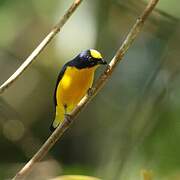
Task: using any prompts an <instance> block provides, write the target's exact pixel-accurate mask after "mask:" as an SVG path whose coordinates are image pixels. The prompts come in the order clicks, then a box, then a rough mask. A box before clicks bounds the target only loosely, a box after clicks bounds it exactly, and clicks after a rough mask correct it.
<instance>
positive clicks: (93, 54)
mask: <svg viewBox="0 0 180 180" xmlns="http://www.w3.org/2000/svg"><path fill="white" fill-rule="evenodd" d="M90 53H91V56H92V57H93V58H96V59H102V56H101V54H100V53H99V52H98V51H96V50H94V49H90Z"/></svg>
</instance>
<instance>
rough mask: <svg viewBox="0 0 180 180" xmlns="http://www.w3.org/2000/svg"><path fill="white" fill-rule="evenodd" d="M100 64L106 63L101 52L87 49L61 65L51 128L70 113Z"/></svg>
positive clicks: (88, 85)
mask: <svg viewBox="0 0 180 180" xmlns="http://www.w3.org/2000/svg"><path fill="white" fill-rule="evenodd" d="M101 64H107V63H106V61H105V60H104V59H103V58H102V55H101V53H99V52H98V51H97V50H94V49H88V50H85V51H82V52H81V53H80V54H79V55H77V56H76V57H75V58H74V59H73V60H71V61H69V62H67V63H66V64H65V65H64V66H63V68H62V69H61V71H60V73H59V76H58V80H57V83H56V88H55V92H54V101H55V107H56V115H55V119H54V121H53V123H52V125H51V130H54V129H55V128H56V127H57V126H58V125H59V124H60V123H61V122H62V121H63V120H64V116H65V115H66V114H69V113H71V111H72V110H73V109H74V108H75V107H76V105H77V104H78V103H79V101H80V100H81V99H82V97H83V96H84V95H85V94H86V93H87V91H88V89H89V88H91V86H92V83H93V80H94V72H95V70H96V69H97V67H98V66H99V65H101Z"/></svg>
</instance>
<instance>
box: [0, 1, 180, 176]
mask: <svg viewBox="0 0 180 180" xmlns="http://www.w3.org/2000/svg"><path fill="white" fill-rule="evenodd" d="M70 3H71V1H70V0H68V1H58V0H55V1H48V0H39V1H36V0H29V1H22V0H14V1H10V0H0V23H1V25H0V26H1V28H0V77H1V78H0V82H1V83H2V82H4V81H5V80H6V79H7V78H8V77H9V76H10V75H11V74H12V73H13V72H14V71H15V70H16V69H17V67H19V65H20V64H21V63H22V62H23V61H24V59H25V58H26V57H27V56H28V55H29V54H30V52H32V50H33V49H34V48H35V47H36V45H37V44H38V43H39V42H40V41H41V40H42V39H43V37H45V36H46V34H47V33H48V32H49V30H50V29H51V27H52V26H53V25H54V24H55V22H56V21H57V19H58V18H59V17H60V16H61V15H62V14H63V13H64V11H65V9H67V7H68V5H69V4H70ZM177 4H178V0H172V1H160V3H159V5H158V8H157V10H156V11H154V12H153V13H152V14H151V16H150V18H149V19H148V21H147V22H146V24H145V27H144V29H143V32H142V33H141V34H140V36H139V37H138V38H137V40H136V42H135V43H134V44H133V46H132V47H131V48H130V50H129V51H128V53H127V55H126V56H125V58H124V60H123V61H122V62H121V63H120V65H119V67H118V68H117V69H116V70H115V73H114V74H113V76H112V78H111V79H110V81H109V82H108V83H107V85H106V86H105V88H104V89H103V90H102V91H101V93H100V94H98V95H97V97H96V98H95V99H94V100H93V101H92V102H91V103H90V104H89V105H88V107H87V108H86V109H85V110H84V111H83V113H81V115H80V116H79V117H78V119H77V121H76V122H75V123H74V124H73V126H72V127H71V129H70V130H69V131H68V132H67V133H66V134H65V135H64V137H63V139H62V140H61V141H59V142H57V144H56V146H54V148H53V149H52V150H51V151H50V153H49V155H48V157H46V159H45V160H44V161H43V162H41V163H40V164H38V165H37V168H36V169H35V170H34V171H33V173H32V175H31V176H30V177H29V179H48V178H50V177H55V176H58V175H61V174H84V175H92V176H97V177H101V178H102V179H108V180H111V179H112V180H117V179H123V180H131V179H133V180H136V179H139V178H140V172H141V171H142V170H143V169H146V170H149V171H152V172H153V174H154V179H158V180H161V179H163V180H167V179H168V180H176V179H180V173H179V172H180V171H179V170H180V158H179V152H180V144H179V137H180V130H179V129H180V124H179V118H180V85H179V80H180V76H179V75H180V74H179V68H180V62H179V57H180V51H179V40H180V38H179V33H180V26H179V15H180V11H179V7H178V6H177ZM144 7H145V1H141V0H138V1H134V0H105V1H104V0H97V1H95V0H92V1H84V2H83V3H82V4H81V6H80V7H79V9H78V10H77V11H76V12H75V13H74V15H73V16H72V17H71V19H70V20H69V22H68V23H67V24H66V25H65V27H64V28H63V29H62V32H61V33H60V34H59V35H58V36H57V37H56V38H55V39H54V40H53V42H52V43H51V44H50V45H49V46H48V47H47V48H46V49H45V51H43V53H42V54H41V55H40V56H39V57H38V58H37V60H36V61H35V63H33V65H32V66H31V67H30V68H29V69H28V70H27V71H26V72H25V73H24V75H23V76H22V77H20V78H19V79H18V81H17V82H16V83H15V84H13V85H12V86H11V87H10V88H9V89H8V90H7V91H6V92H5V93H4V94H3V96H2V97H1V99H0V179H7V178H9V177H12V176H13V175H14V173H15V172H16V171H17V170H18V169H19V168H20V167H21V166H22V165H23V163H25V162H26V161H27V160H28V159H29V158H30V157H31V156H32V155H33V154H34V153H35V152H36V151H37V150H38V148H39V147H40V146H41V144H42V143H43V142H44V141H45V139H46V138H47V137H48V136H49V135H50V131H49V126H50V124H51V122H52V120H53V116H54V107H53V93H54V86H55V83H56V78H57V75H58V72H59V70H60V69H61V66H62V65H63V64H64V63H65V62H66V61H68V60H70V59H71V58H73V56H75V55H76V54H77V53H79V52H80V51H82V50H84V49H87V48H95V49H98V50H99V51H101V52H102V54H103V55H104V58H105V59H106V60H107V61H110V59H111V58H112V57H113V54H114V53H115V51H116V50H117V49H118V47H119V46H120V44H121V43H122V41H123V39H124V37H125V35H126V34H127V32H128V31H129V30H130V28H131V27H132V25H133V23H134V22H135V20H136V18H137V17H138V16H139V15H140V13H141V12H142V10H143V8H144ZM102 70H103V69H101V70H99V71H98V72H97V76H98V74H99V73H100V72H101V71H102Z"/></svg>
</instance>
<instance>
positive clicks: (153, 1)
mask: <svg viewBox="0 0 180 180" xmlns="http://www.w3.org/2000/svg"><path fill="white" fill-rule="evenodd" d="M158 1H159V0H150V1H149V3H148V5H147V6H146V8H145V9H144V11H143V13H142V14H141V16H140V17H139V18H138V19H137V20H136V23H135V24H134V26H133V27H132V29H131V30H130V32H129V33H128V35H127V37H126V39H125V40H124V42H123V44H122V45H121V47H120V48H119V49H118V51H117V52H116V54H115V56H114V57H113V59H112V60H111V62H110V63H109V65H108V67H107V68H106V70H105V71H104V72H103V73H102V74H101V76H100V77H99V79H98V80H97V82H96V83H95V85H94V87H93V88H92V89H91V91H90V92H89V93H88V94H87V95H86V96H84V97H83V99H82V100H81V101H80V103H79V104H78V105H77V107H76V108H75V109H74V111H73V112H72V113H71V114H70V116H68V117H66V118H65V119H64V121H63V123H62V124H61V125H60V126H58V127H57V128H56V130H55V131H54V132H53V133H52V134H51V136H50V137H49V138H48V139H47V140H46V142H45V143H44V144H43V146H42V147H41V148H40V149H39V151H38V152H37V153H36V154H35V155H34V156H33V157H32V158H31V160H30V161H29V162H28V163H27V164H26V165H25V166H24V167H23V168H22V169H21V170H20V171H19V172H18V173H17V174H16V176H15V177H14V178H13V180H17V179H23V178H24V177H26V176H27V174H28V173H29V172H30V171H31V170H32V168H33V167H34V165H35V163H37V162H38V161H40V160H41V159H42V158H43V157H44V156H45V155H46V154H47V153H48V151H49V150H50V149H51V148H52V146H54V144H55V143H56V141H57V140H58V139H59V138H60V137H61V136H62V135H63V133H64V132H65V131H66V130H67V129H68V128H69V127H70V125H71V124H72V122H73V121H74V119H75V117H76V116H77V115H78V114H79V113H80V112H81V111H82V109H83V108H84V107H85V106H86V105H87V104H88V103H89V102H90V101H91V99H92V98H93V97H94V96H96V94H97V93H98V92H99V91H100V90H101V89H102V87H103V86H104V85H105V83H106V82H107V80H108V79H109V78H110V77H111V74H112V72H113V71H114V69H115V67H116V66H117V64H118V63H119V62H120V61H121V60H122V58H123V56H124V54H125V53H126V52H127V50H128V49H129V47H130V45H131V44H132V43H133V41H134V40H135V38H136V37H137V35H138V34H139V32H140V31H141V29H142V26H143V24H144V22H145V20H146V19H147V17H148V16H149V14H150V13H151V11H152V10H153V8H154V7H155V5H156V4H157V2H158Z"/></svg>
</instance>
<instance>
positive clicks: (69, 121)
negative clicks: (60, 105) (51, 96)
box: [64, 114, 72, 123]
mask: <svg viewBox="0 0 180 180" xmlns="http://www.w3.org/2000/svg"><path fill="white" fill-rule="evenodd" d="M64 116H65V120H66V121H67V122H68V123H71V122H72V121H71V115H70V114H65V115H64Z"/></svg>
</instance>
